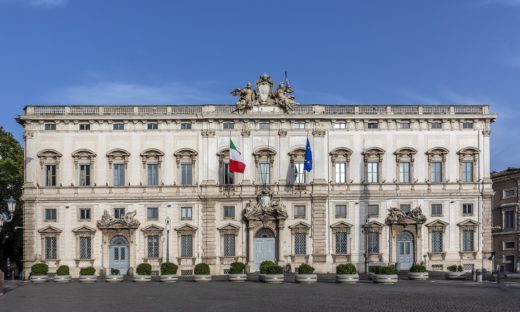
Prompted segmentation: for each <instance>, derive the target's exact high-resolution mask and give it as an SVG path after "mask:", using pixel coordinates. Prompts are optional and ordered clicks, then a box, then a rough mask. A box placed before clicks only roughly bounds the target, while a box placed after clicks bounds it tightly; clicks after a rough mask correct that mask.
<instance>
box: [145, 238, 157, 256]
mask: <svg viewBox="0 0 520 312" xmlns="http://www.w3.org/2000/svg"><path fill="white" fill-rule="evenodd" d="M147 240H148V258H159V235H148V238H147Z"/></svg>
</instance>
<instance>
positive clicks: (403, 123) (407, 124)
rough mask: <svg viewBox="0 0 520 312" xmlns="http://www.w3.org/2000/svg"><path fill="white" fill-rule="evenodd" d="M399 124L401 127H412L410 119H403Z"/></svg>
mask: <svg viewBox="0 0 520 312" xmlns="http://www.w3.org/2000/svg"><path fill="white" fill-rule="evenodd" d="M399 125H400V127H401V129H410V121H401V122H400V124H399Z"/></svg>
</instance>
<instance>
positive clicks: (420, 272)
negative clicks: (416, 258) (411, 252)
mask: <svg viewBox="0 0 520 312" xmlns="http://www.w3.org/2000/svg"><path fill="white" fill-rule="evenodd" d="M408 278H409V279H411V280H421V281H424V280H427V279H428V271H427V270H426V267H425V266H424V265H422V264H414V265H412V267H411V268H410V272H408Z"/></svg>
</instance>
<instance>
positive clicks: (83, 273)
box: [79, 267, 96, 276]
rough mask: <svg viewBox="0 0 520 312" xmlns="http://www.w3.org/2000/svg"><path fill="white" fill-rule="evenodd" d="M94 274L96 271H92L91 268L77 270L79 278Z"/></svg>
mask: <svg viewBox="0 0 520 312" xmlns="http://www.w3.org/2000/svg"><path fill="white" fill-rule="evenodd" d="M94 274H96V269H94V268H93V267H86V268H81V269H80V270H79V275H81V276H92V275H94Z"/></svg>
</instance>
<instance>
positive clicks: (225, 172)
mask: <svg viewBox="0 0 520 312" xmlns="http://www.w3.org/2000/svg"><path fill="white" fill-rule="evenodd" d="M220 176H221V180H222V184H224V185H232V184H235V173H234V172H231V171H229V163H228V162H225V163H223V164H222V172H221V175H220Z"/></svg>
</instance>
